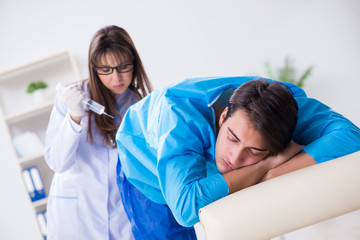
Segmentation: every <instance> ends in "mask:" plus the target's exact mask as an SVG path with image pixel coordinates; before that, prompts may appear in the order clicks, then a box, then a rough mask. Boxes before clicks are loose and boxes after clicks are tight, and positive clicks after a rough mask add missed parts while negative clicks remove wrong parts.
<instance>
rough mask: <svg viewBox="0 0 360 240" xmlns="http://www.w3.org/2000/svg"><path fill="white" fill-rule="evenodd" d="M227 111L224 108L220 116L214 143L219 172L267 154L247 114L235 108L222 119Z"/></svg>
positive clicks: (252, 161)
mask: <svg viewBox="0 0 360 240" xmlns="http://www.w3.org/2000/svg"><path fill="white" fill-rule="evenodd" d="M227 111H228V108H225V110H224V111H223V113H222V114H221V116H220V119H219V133H218V136H217V139H216V145H215V161H216V166H217V168H218V169H219V171H220V172H221V173H227V172H230V171H231V170H235V169H238V168H240V167H244V166H248V165H252V164H255V163H257V162H258V161H260V160H262V159H264V158H265V157H266V156H267V155H268V154H269V151H268V150H267V148H266V145H265V142H264V140H263V138H262V137H261V136H260V134H259V132H258V131H257V130H256V129H255V128H254V125H253V123H252V122H251V121H250V119H249V117H248V114H247V113H246V112H245V111H243V110H237V111H236V112H235V113H234V114H233V116H231V117H229V118H228V119H227V120H226V121H224V118H225V116H226V113H227Z"/></svg>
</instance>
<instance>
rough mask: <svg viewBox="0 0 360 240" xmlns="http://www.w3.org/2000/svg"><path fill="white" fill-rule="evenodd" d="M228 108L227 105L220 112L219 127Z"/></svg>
mask: <svg viewBox="0 0 360 240" xmlns="http://www.w3.org/2000/svg"><path fill="white" fill-rule="evenodd" d="M228 110H229V107H226V108H225V109H224V111H223V112H222V113H221V115H220V118H219V127H221V125H222V124H223V122H224V119H225V117H226V114H227V112H228Z"/></svg>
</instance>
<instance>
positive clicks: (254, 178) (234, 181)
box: [223, 161, 270, 194]
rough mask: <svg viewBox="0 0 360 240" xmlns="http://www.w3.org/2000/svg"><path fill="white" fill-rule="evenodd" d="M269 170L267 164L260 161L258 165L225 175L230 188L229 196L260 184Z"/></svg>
mask: <svg viewBox="0 0 360 240" xmlns="http://www.w3.org/2000/svg"><path fill="white" fill-rule="evenodd" d="M269 169H270V167H269V166H268V165H267V164H264V162H263V161H260V162H258V163H256V164H253V165H250V166H246V167H242V168H240V169H237V170H233V171H231V172H228V173H225V174H223V177H224V179H225V181H226V183H227V185H228V187H229V194H231V193H234V192H236V191H239V190H241V189H244V188H246V187H250V186H252V185H254V184H256V183H258V182H259V181H260V179H262V178H263V176H264V174H266V172H268V170H269Z"/></svg>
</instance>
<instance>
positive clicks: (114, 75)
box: [111, 70, 122, 80]
mask: <svg viewBox="0 0 360 240" xmlns="http://www.w3.org/2000/svg"><path fill="white" fill-rule="evenodd" d="M111 77H112V79H114V80H121V78H122V73H119V72H118V71H116V70H114V71H113V72H112V73H111Z"/></svg>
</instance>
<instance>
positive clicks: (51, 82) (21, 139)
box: [0, 51, 81, 221]
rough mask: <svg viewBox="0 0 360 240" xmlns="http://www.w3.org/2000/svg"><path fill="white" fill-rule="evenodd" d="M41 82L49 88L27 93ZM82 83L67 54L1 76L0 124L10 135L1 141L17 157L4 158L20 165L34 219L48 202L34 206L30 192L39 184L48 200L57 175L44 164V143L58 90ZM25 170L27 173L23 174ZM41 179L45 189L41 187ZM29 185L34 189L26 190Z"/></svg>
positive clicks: (55, 55)
mask: <svg viewBox="0 0 360 240" xmlns="http://www.w3.org/2000/svg"><path fill="white" fill-rule="evenodd" d="M39 80H43V81H45V82H46V83H47V88H46V89H43V90H41V91H39V92H35V93H32V94H28V93H26V90H27V87H28V86H29V85H30V84H31V83H32V82H34V81H39ZM79 80H81V78H80V75H79V71H78V68H77V66H76V63H75V61H74V59H73V57H72V56H71V54H70V53H69V52H68V51H63V52H60V53H57V54H54V55H51V56H49V57H46V58H42V59H39V60H37V61H33V62H30V63H29V64H26V65H22V66H20V67H17V68H13V69H11V70H8V71H6V72H3V73H0V123H1V124H3V125H4V126H5V131H6V133H8V134H4V135H5V136H4V135H3V134H2V135H1V137H2V138H4V140H3V139H2V140H3V141H7V142H9V143H11V146H12V150H13V152H14V153H16V154H13V155H9V154H5V155H6V156H5V157H6V158H11V159H10V160H11V161H14V162H16V164H18V166H19V168H18V169H19V170H20V171H21V173H20V176H21V178H22V180H23V181H21V182H23V183H25V184H26V185H25V187H24V191H26V196H27V197H29V199H28V200H29V204H28V207H31V208H32V210H33V212H34V214H35V216H36V213H37V212H41V211H44V210H46V206H47V201H48V198H47V197H46V198H43V199H39V200H37V201H34V202H32V201H31V197H30V196H29V192H28V190H27V189H30V191H32V189H34V188H35V184H36V183H37V187H38V188H41V187H43V188H44V193H45V196H48V195H49V192H50V186H51V183H52V179H53V176H54V172H53V171H52V170H51V169H50V167H49V166H48V165H47V163H46V161H45V153H44V151H45V149H44V143H45V137H46V129H47V126H48V123H49V119H50V115H51V110H52V108H53V105H54V99H55V96H56V94H57V93H56V92H57V91H56V86H57V85H58V83H59V82H61V83H63V84H64V85H65V84H68V83H72V82H77V81H79ZM38 94H40V95H38ZM20 155H24V156H25V157H20ZM31 168H36V169H37V170H38V173H39V174H37V173H34V172H33V173H31V171H28V169H31ZM25 169H26V171H28V172H23V171H24V170H25ZM11 175H15V174H11ZM33 176H35V179H36V180H37V181H35V182H34V181H33V180H30V181H29V178H32V179H34V178H33ZM39 177H40V179H41V181H42V185H43V186H41V185H39ZM24 178H25V179H24ZM9 184H12V182H9ZM29 184H32V185H33V186H32V187H31V185H30V187H28V188H27V186H29ZM15 187H16V188H19V186H15ZM15 187H14V188H15ZM34 221H36V218H34Z"/></svg>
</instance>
